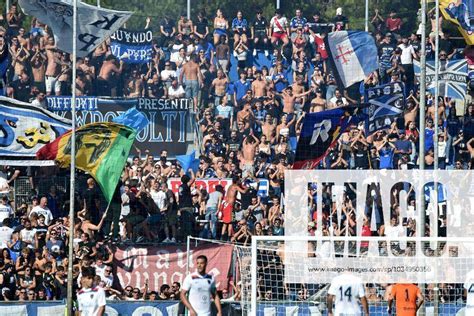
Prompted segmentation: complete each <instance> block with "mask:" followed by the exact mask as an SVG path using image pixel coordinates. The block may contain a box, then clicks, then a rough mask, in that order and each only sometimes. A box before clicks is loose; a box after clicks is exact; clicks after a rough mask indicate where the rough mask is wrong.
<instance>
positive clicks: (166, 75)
mask: <svg viewBox="0 0 474 316" xmlns="http://www.w3.org/2000/svg"><path fill="white" fill-rule="evenodd" d="M160 76H161V80H162V81H168V80H171V79H173V78H176V71H174V70H166V69H165V70H163V71H162V72H161V73H160Z"/></svg>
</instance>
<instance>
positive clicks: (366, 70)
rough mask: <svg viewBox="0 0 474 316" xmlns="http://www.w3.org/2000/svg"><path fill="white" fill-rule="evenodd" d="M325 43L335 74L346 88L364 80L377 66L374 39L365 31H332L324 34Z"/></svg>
mask: <svg viewBox="0 0 474 316" xmlns="http://www.w3.org/2000/svg"><path fill="white" fill-rule="evenodd" d="M325 43H326V47H327V48H329V52H330V56H331V61H332V62H333V63H334V66H335V68H336V70H337V74H336V75H337V77H338V79H339V81H340V82H341V83H342V84H343V85H344V87H346V88H347V87H349V86H351V85H353V84H354V83H357V82H359V81H362V80H364V79H365V78H366V77H368V75H369V74H370V73H372V72H373V71H375V70H377V69H378V67H379V65H378V54H377V46H376V45H375V40H374V38H373V37H372V36H371V35H370V34H369V33H367V32H362V31H349V32H348V31H337V32H332V33H329V34H328V36H326V38H325Z"/></svg>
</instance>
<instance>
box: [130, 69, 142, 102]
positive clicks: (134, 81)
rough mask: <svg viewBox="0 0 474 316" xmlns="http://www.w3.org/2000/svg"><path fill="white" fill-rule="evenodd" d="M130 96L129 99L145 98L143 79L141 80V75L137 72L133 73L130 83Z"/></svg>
mask: <svg viewBox="0 0 474 316" xmlns="http://www.w3.org/2000/svg"><path fill="white" fill-rule="evenodd" d="M128 92H129V94H128V96H129V97H134V98H136V97H143V96H144V92H145V90H144V87H143V79H142V78H141V76H140V74H139V73H138V71H137V70H133V71H132V76H131V78H130V81H129V82H128Z"/></svg>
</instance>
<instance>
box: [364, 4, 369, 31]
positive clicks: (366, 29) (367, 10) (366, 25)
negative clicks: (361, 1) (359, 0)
mask: <svg viewBox="0 0 474 316" xmlns="http://www.w3.org/2000/svg"><path fill="white" fill-rule="evenodd" d="M365 31H366V32H368V31H369V0H365Z"/></svg>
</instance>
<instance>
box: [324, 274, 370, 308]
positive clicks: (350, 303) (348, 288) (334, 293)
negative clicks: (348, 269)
mask: <svg viewBox="0 0 474 316" xmlns="http://www.w3.org/2000/svg"><path fill="white" fill-rule="evenodd" d="M359 300H360V303H361V304H362V308H363V309H364V315H369V305H368V303H367V298H366V297H365V289H364V284H363V283H362V280H361V279H360V278H358V277H356V276H354V275H351V274H347V273H344V274H341V275H338V276H337V277H335V278H334V279H333V280H332V282H331V286H330V287H329V290H328V297H327V306H328V315H329V316H333V315H334V316H342V315H362V313H361V310H360V306H359ZM333 303H334V304H335V309H334V312H333Z"/></svg>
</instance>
